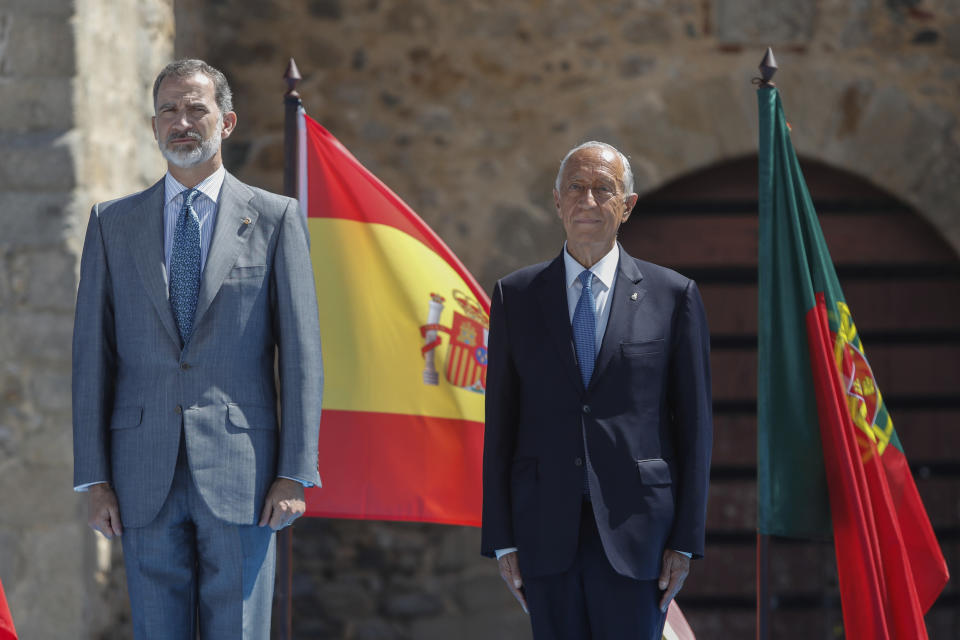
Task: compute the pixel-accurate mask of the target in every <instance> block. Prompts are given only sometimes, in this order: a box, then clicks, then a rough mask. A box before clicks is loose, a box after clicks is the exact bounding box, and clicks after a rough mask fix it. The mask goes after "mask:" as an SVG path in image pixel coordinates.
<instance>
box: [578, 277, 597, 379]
mask: <svg viewBox="0 0 960 640" xmlns="http://www.w3.org/2000/svg"><path fill="white" fill-rule="evenodd" d="M577 279H578V280H580V284H582V285H583V290H582V291H581V292H580V299H579V300H577V308H576V309H574V311H573V342H574V344H575V345H576V348H577V362H578V363H579V365H580V377H582V378H583V386H584V388H586V387H587V386H589V385H590V376H592V375H593V363H594V361H595V360H596V359H597V350H596V341H597V309H596V302H594V299H593V273H592V272H591V271H590V270H589V269H584V270H583V271H581V272H580V275H578V276H577Z"/></svg>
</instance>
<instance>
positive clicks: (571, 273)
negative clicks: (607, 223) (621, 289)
mask: <svg viewBox="0 0 960 640" xmlns="http://www.w3.org/2000/svg"><path fill="white" fill-rule="evenodd" d="M619 264H620V245H619V244H614V245H613V248H612V249H610V251H609V252H608V253H607V255H605V256H603V257H602V258H600V260H598V261H597V263H596V264H595V265H593V266H592V267H590V271H591V272H592V273H593V275H594V276H596V277H597V278H598V279H599V280H600V282H602V283H603V285H604V286H605V287H606V288H607V289H610V288H611V287H612V286H613V279H614V277H615V276H616V275H617V266H618V265H619ZM563 266H564V267H565V268H566V271H567V288H568V289H569V288H570V287H572V286H573V283H574V282H575V281H576V280H577V276H579V275H580V272H581V271H583V265H582V264H580V263H579V262H577V260H576V258H574V257H573V256H571V255H570V252H568V251H567V243H566V242H564V243H563Z"/></svg>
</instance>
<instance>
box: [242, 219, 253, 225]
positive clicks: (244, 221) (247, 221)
mask: <svg viewBox="0 0 960 640" xmlns="http://www.w3.org/2000/svg"><path fill="white" fill-rule="evenodd" d="M241 222H243V224H250V222H251V220H250V218H244V219H243V220H241Z"/></svg>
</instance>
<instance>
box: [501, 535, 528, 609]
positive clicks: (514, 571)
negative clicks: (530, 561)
mask: <svg viewBox="0 0 960 640" xmlns="http://www.w3.org/2000/svg"><path fill="white" fill-rule="evenodd" d="M497 565H499V567H500V577H501V578H503V581H504V582H506V583H507V588H508V589H510V593H512V594H513V597H514V598H516V599H517V602H519V603H520V606H521V607H523V611H524V613H527V614H529V613H530V610H529V609H528V608H527V598H526V597H525V596H524V595H523V578H521V577H520V565H519V564H518V563H517V552H516V551H512V552H510V553H507V554H505V555H502V556H500V559H499V560H497Z"/></svg>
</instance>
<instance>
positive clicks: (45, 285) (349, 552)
mask: <svg viewBox="0 0 960 640" xmlns="http://www.w3.org/2000/svg"><path fill="white" fill-rule="evenodd" d="M174 13H175V17H176V34H175V35H174V33H173V29H174ZM174 38H175V47H173V46H172V43H173V42H174ZM768 44H769V45H772V46H774V48H775V50H776V53H777V58H778V61H779V63H780V66H781V71H780V73H779V74H778V77H777V81H778V83H779V85H780V87H781V89H782V90H783V98H784V102H785V105H786V109H787V113H788V116H789V117H790V119H791V122H792V124H793V140H794V143H795V145H796V146H797V148H798V150H799V152H800V153H801V154H803V155H806V156H807V157H810V158H814V159H817V160H821V161H823V162H825V163H827V164H830V165H833V166H836V167H839V168H842V169H845V170H847V171H850V172H853V173H855V174H858V175H860V176H863V177H865V178H866V179H868V180H870V181H871V182H873V183H875V184H877V185H879V186H881V187H882V188H884V189H885V190H886V191H888V192H889V193H890V194H891V195H893V196H895V197H897V198H899V199H900V200H902V201H904V202H907V203H909V204H910V205H911V206H913V207H914V208H915V209H916V210H918V211H919V212H920V213H921V214H922V215H924V216H925V217H927V218H928V219H929V220H930V221H931V222H932V223H933V224H934V225H935V226H936V227H937V228H938V229H939V230H940V231H941V233H943V234H944V236H945V237H946V238H947V239H948V240H949V241H950V242H951V243H952V245H953V246H954V247H955V248H960V215H958V214H957V213H956V211H955V204H954V203H955V202H957V200H958V196H960V129H958V127H957V123H956V114H957V113H960V108H958V107H960V83H958V79H960V5H957V3H955V2H952V1H951V0H856V1H853V2H850V1H847V0H816V1H814V0H806V1H801V2H797V1H796V0H765V1H761V0H674V1H671V2H666V1H664V0H609V1H604V2H597V1H588V0H526V1H516V0H514V1H509V0H218V1H217V2H209V1H205V0H177V1H176V2H175V3H174V2H173V0H137V1H134V0H74V1H72V2H69V1H68V0H5V2H3V4H2V6H0V153H3V157H4V161H3V162H0V223H2V224H3V228H4V233H3V234H0V491H2V493H3V495H4V501H3V508H2V509H0V578H2V579H3V582H4V586H5V588H6V591H7V596H8V598H9V600H10V604H11V607H12V609H13V612H14V616H15V620H16V623H17V626H18V628H19V630H20V631H21V635H22V636H23V637H25V638H60V637H116V638H123V637H129V632H128V629H127V627H126V626H125V616H127V615H128V613H127V608H126V598H125V597H124V596H123V594H122V587H123V583H122V571H120V570H119V569H118V566H117V564H116V562H117V557H118V556H117V545H111V544H109V543H106V542H105V541H103V540H102V539H101V538H99V537H97V536H95V535H94V534H92V533H91V532H89V530H87V529H86V526H85V524H84V522H85V519H86V518H85V514H84V513H83V511H84V504H83V501H82V500H81V499H79V498H78V497H76V496H74V495H73V494H72V493H71V492H70V491H69V487H70V485H71V468H72V463H71V436H70V426H69V425H70V397H69V384H70V382H69V380H70V361H69V348H70V334H71V329H72V308H73V297H74V292H75V287H76V278H77V269H78V261H79V260H78V256H79V250H80V243H81V240H82V236H83V231H84V229H85V225H86V219H87V212H88V210H89V207H90V205H91V204H92V203H93V202H94V201H96V200H100V199H104V198H108V197H115V196H117V195H121V194H124V193H128V192H131V191H134V190H137V189H139V188H142V187H144V186H146V185H147V184H149V183H151V182H152V181H154V180H155V179H156V178H158V177H159V176H160V175H161V173H162V170H163V167H162V164H161V162H160V159H159V156H158V154H157V153H156V152H155V150H154V143H153V140H152V136H151V135H150V129H149V116H150V114H151V105H150V96H149V87H150V81H151V79H152V77H153V76H154V74H155V73H156V71H157V70H158V69H159V68H160V67H162V65H163V64H164V63H165V62H166V61H167V60H168V59H169V58H170V57H172V55H173V53H174V52H175V53H176V55H177V56H178V57H184V56H199V57H204V58H206V59H207V60H209V61H210V62H212V63H213V64H215V65H217V66H220V67H221V68H223V69H224V70H225V71H226V72H227V75H228V76H229V77H230V79H231V81H232V83H233V85H234V88H235V92H236V105H237V110H238V112H239V114H240V127H239V130H238V131H237V135H236V136H234V137H233V138H231V140H230V141H229V142H228V143H227V146H226V149H227V164H228V168H229V169H231V170H232V171H234V172H235V173H237V174H238V175H239V176H240V177H241V178H242V179H245V180H247V181H249V182H252V183H254V184H257V185H260V186H263V187H266V188H271V189H274V190H279V189H280V187H281V173H280V169H281V161H282V159H281V156H282V154H281V145H282V131H281V126H282V107H281V94H282V91H283V84H282V82H281V80H280V76H281V75H282V73H283V70H284V68H285V67H286V62H287V58H288V57H289V56H294V57H296V59H297V61H298V63H299V65H300V69H301V71H302V72H303V75H304V81H303V82H302V83H301V87H300V89H301V93H302V95H303V97H304V101H305V106H306V108H307V111H308V112H309V113H310V114H311V115H312V116H313V117H315V118H316V119H317V120H319V121H320V122H321V123H323V124H324V125H325V126H327V127H328V128H329V129H330V130H331V131H332V132H333V133H334V134H335V135H336V136H338V137H339V138H340V139H341V141H343V142H344V143H345V144H346V145H347V146H348V147H349V148H350V149H351V150H352V151H353V152H354V154H355V155H357V156H358V157H359V159H360V160H361V161H362V162H363V163H364V164H365V165H367V166H368V167H369V168H370V169H372V170H373V171H374V172H375V173H376V174H377V175H378V176H379V177H380V178H381V179H383V180H384V181H385V182H386V183H387V184H388V185H390V186H391V187H392V188H393V189H394V190H395V191H397V193H399V195H400V196H401V197H402V198H404V199H405V200H406V201H407V202H408V203H409V204H410V205H411V206H412V207H413V208H414V209H415V210H416V211H418V212H419V213H420V214H421V215H422V216H423V217H424V218H425V219H426V220H427V222H428V223H429V224H430V225H431V226H433V228H434V229H436V230H437V232H438V233H439V234H440V235H441V236H442V237H443V238H444V240H445V241H446V242H447V243H448V244H449V245H450V246H451V247H452V249H453V250H454V251H455V252H456V253H457V254H458V255H459V256H460V257H461V259H462V260H463V261H464V262H465V264H466V265H467V267H468V268H469V269H470V270H471V271H472V272H473V273H474V274H475V275H476V276H477V277H478V279H479V280H480V282H481V284H483V285H484V286H485V287H488V288H489V287H490V286H491V285H492V283H493V282H494V280H495V279H496V278H497V277H499V276H500V275H503V274H505V273H507V272H509V271H511V270H512V269H514V268H516V267H518V266H520V265H522V264H525V263H529V262H532V261H535V260H540V259H546V258H548V257H550V256H552V255H554V254H555V252H556V251H557V250H558V247H559V242H560V238H561V235H560V231H559V228H558V225H557V223H556V221H555V219H554V212H553V207H552V202H551V196H550V189H551V186H552V182H553V178H554V175H555V171H556V165H557V162H558V161H559V159H560V158H561V157H562V155H563V153H564V152H565V151H566V150H567V149H568V148H569V147H571V146H572V145H574V144H576V143H578V142H581V141H583V140H585V139H590V138H599V139H604V140H607V141H610V142H612V143H614V144H617V145H618V146H620V147H621V148H622V149H623V150H624V151H625V152H627V153H628V154H630V155H631V156H632V159H633V162H634V167H635V172H636V175H637V183H638V190H639V191H640V192H641V193H647V192H649V191H651V190H653V189H655V188H657V187H658V186H660V185H662V184H664V183H665V182H667V181H669V180H671V179H673V178H675V177H678V176H681V175H683V174H685V173H688V172H690V171H693V170H696V169H698V168H702V167H705V166H708V165H710V164H713V163H716V162H718V161H722V160H725V159H730V158H735V157H739V156H744V155H748V154H751V153H753V152H754V151H755V144H756V142H755V140H756V125H755V122H756V107H755V97H754V92H753V90H752V87H751V85H750V79H751V78H752V77H753V76H755V75H756V65H757V63H758V61H759V59H760V57H761V56H762V53H763V50H764V48H765V47H766V46H767V45H768ZM638 217H639V218H640V220H641V221H642V212H641V215H640V216H638ZM635 223H636V221H635ZM295 531H296V533H295V553H296V558H295V560H296V561H297V574H296V576H295V583H294V592H295V604H296V609H295V626H296V628H297V629H298V634H297V637H298V638H311V637H322V638H366V639H377V638H416V639H418V640H419V639H428V640H429V639H430V638H450V637H458V636H459V637H462V638H464V640H469V639H471V638H478V639H479V638H503V639H509V638H523V637H528V631H527V629H526V621H525V619H524V617H523V615H522V614H520V613H519V612H518V609H517V608H516V606H515V604H513V603H512V602H511V600H510V596H509V594H507V592H506V590H505V589H504V588H503V587H502V585H501V584H500V582H499V578H498V577H497V575H496V570H495V566H494V563H492V562H490V561H487V560H484V559H481V558H479V557H478V556H477V555H476V550H477V548H478V546H479V537H478V535H477V532H476V531H475V530H471V529H462V528H453V527H438V526H428V525H412V524H390V523H358V522H332V521H320V520H313V521H306V522H302V523H300V524H298V525H297V527H296V529H295ZM695 568H696V567H695ZM718 620H719V619H718ZM718 625H721V626H722V620H719V621H718ZM108 629H113V631H112V632H111V631H108ZM698 633H699V634H700V636H701V637H704V638H710V637H723V636H722V631H721V630H720V627H719V626H715V627H711V628H705V627H704V628H698Z"/></svg>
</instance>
